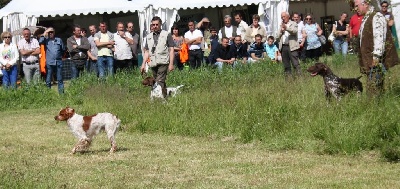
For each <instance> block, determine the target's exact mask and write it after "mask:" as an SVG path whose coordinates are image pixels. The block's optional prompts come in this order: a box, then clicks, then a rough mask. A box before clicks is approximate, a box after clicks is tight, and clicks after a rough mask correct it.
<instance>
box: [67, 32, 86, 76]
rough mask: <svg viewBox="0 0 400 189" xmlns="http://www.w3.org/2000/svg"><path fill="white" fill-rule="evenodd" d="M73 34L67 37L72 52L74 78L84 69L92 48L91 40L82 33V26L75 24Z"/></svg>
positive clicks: (69, 49) (68, 46)
mask: <svg viewBox="0 0 400 189" xmlns="http://www.w3.org/2000/svg"><path fill="white" fill-rule="evenodd" d="M72 33H73V35H72V36H71V37H69V38H68V39H67V48H68V52H69V54H70V57H71V60H72V65H71V72H72V78H77V77H78V76H79V73H80V72H82V71H83V69H84V67H85V64H86V60H87V59H88V54H87V52H88V50H89V49H90V43H89V40H88V39H87V38H86V37H83V36H82V35H81V27H80V26H78V25H75V26H74V30H73V31H72Z"/></svg>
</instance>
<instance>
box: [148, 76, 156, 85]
mask: <svg viewBox="0 0 400 189" xmlns="http://www.w3.org/2000/svg"><path fill="white" fill-rule="evenodd" d="M149 82H150V84H151V86H153V85H154V84H155V83H156V79H154V77H150V78H149Z"/></svg>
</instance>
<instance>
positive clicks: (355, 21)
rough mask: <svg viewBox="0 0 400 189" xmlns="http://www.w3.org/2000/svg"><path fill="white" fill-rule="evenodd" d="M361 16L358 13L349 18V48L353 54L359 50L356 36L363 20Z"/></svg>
mask: <svg viewBox="0 0 400 189" xmlns="http://www.w3.org/2000/svg"><path fill="white" fill-rule="evenodd" d="M363 17H364V16H363V15H359V14H358V13H355V14H354V15H353V16H352V17H351V18H350V23H349V26H350V38H349V39H350V44H351V45H350V46H351V47H352V49H353V53H355V54H357V53H358V51H359V49H360V38H359V36H358V32H359V30H360V26H361V23H362V20H363Z"/></svg>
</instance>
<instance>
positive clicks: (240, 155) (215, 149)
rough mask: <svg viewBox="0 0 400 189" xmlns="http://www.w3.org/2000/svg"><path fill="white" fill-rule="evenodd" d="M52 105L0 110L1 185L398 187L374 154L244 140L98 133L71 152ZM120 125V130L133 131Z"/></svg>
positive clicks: (393, 167)
mask: <svg viewBox="0 0 400 189" xmlns="http://www.w3.org/2000/svg"><path fill="white" fill-rule="evenodd" d="M55 111H56V108H43V109H35V110H34V111H32V110H20V111H7V112H1V113H0V115H1V117H2V119H0V125H1V127H0V132H1V133H2V137H1V138H0V141H1V148H0V152H1V153H0V188H398V187H399V186H400V182H399V179H398V175H399V169H400V165H399V164H392V163H387V162H384V161H381V159H380V157H379V153H378V152H376V151H362V152H360V153H359V154H358V155H357V156H348V155H340V154H336V155H334V156H332V155H323V154H316V153H310V152H304V151H301V150H279V151H271V150H270V149H269V147H268V146H265V145H264V144H263V143H262V142H259V141H258V142H256V141H254V142H252V143H242V142H240V141H236V140H235V139H234V138H233V137H223V138H220V139H217V138H214V137H213V136H209V137H187V136H177V135H165V134H163V133H149V134H147V133H140V132H133V133H131V132H126V131H125V130H122V131H121V132H119V133H118V134H117V142H118V145H119V149H120V150H119V151H117V152H116V153H115V154H109V153H108V150H109V142H108V141H107V139H106V135H105V134H104V133H100V134H99V135H98V136H96V138H95V140H94V143H93V145H92V147H91V148H90V150H89V152H87V153H84V154H79V153H78V154H75V155H70V154H69V152H70V150H71V149H72V146H73V144H75V142H76V139H75V138H74V137H73V136H72V134H70V132H69V130H68V129H67V126H66V123H65V122H60V123H58V124H57V123H56V122H55V121H54V119H53V117H52V115H55ZM131 126H132V125H131V124H125V125H124V127H125V128H126V127H131Z"/></svg>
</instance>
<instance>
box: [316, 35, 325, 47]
mask: <svg viewBox="0 0 400 189" xmlns="http://www.w3.org/2000/svg"><path fill="white" fill-rule="evenodd" d="M318 39H319V42H321V44H323V45H325V44H326V38H325V36H324V35H320V36H318Z"/></svg>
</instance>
